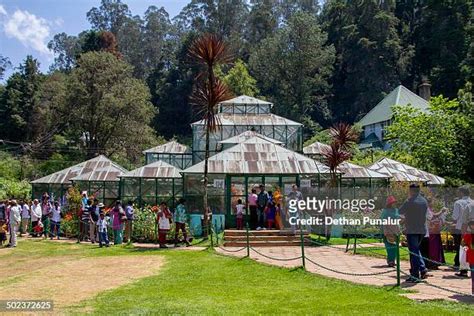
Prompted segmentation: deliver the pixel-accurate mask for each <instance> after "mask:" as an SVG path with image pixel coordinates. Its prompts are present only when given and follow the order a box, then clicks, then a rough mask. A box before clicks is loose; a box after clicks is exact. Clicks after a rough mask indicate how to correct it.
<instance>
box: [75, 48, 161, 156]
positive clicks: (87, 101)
mask: <svg viewBox="0 0 474 316" xmlns="http://www.w3.org/2000/svg"><path fill="white" fill-rule="evenodd" d="M67 91H68V93H67V96H66V98H67V102H66V106H67V109H68V110H69V111H70V114H69V123H70V126H71V128H73V129H75V130H78V131H80V132H81V133H82V136H83V141H84V144H85V148H86V150H87V154H88V156H89V157H93V156H94V155H96V154H107V155H111V154H114V153H120V154H122V155H124V156H129V157H130V158H131V159H132V160H133V159H136V158H137V157H139V156H140V155H141V150H143V149H144V148H143V147H144V146H145V145H146V144H149V142H151V141H152V139H153V132H152V129H151V128H150V126H149V123H150V122H151V120H152V119H153V116H154V114H155V111H154V109H153V106H152V104H151V103H150V101H149V99H150V94H149V90H148V88H147V86H146V85H144V84H143V83H142V82H141V81H140V80H138V79H134V78H132V67H131V66H130V65H128V64H127V63H125V62H123V61H121V60H119V59H117V58H116V57H115V56H114V55H112V54H110V53H106V52H89V53H85V54H83V55H81V58H80V59H79V60H78V62H77V67H76V68H75V69H74V70H73V71H72V72H71V75H70V78H69V80H68V85H67Z"/></svg>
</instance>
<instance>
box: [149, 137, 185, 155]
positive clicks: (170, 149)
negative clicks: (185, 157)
mask: <svg viewBox="0 0 474 316" xmlns="http://www.w3.org/2000/svg"><path fill="white" fill-rule="evenodd" d="M188 152H189V148H188V146H186V145H183V144H180V143H178V142H177V141H175V140H172V141H169V142H167V143H165V144H161V145H158V146H156V147H153V148H150V149H147V150H144V151H143V153H144V154H147V153H148V154H184V153H188Z"/></svg>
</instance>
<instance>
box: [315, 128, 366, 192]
mask: <svg viewBox="0 0 474 316" xmlns="http://www.w3.org/2000/svg"><path fill="white" fill-rule="evenodd" d="M329 135H331V138H332V141H331V144H330V148H329V149H328V150H326V151H324V152H323V153H322V154H323V156H324V158H325V160H326V163H327V165H328V166H329V169H330V171H331V185H332V186H333V187H335V186H336V185H337V168H338V167H339V165H340V164H341V163H343V162H344V161H346V160H349V159H350V158H351V156H352V153H351V149H352V146H354V145H355V143H356V142H357V139H358V138H359V133H358V132H357V130H356V129H355V128H354V127H353V126H351V125H349V124H346V123H336V124H335V125H334V126H333V127H331V128H330V129H329Z"/></svg>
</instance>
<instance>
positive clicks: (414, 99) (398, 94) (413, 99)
mask: <svg viewBox="0 0 474 316" xmlns="http://www.w3.org/2000/svg"><path fill="white" fill-rule="evenodd" d="M408 104H411V106H413V107H414V108H416V109H420V110H422V111H425V110H427V109H428V101H426V100H425V99H423V98H422V97H420V96H418V95H417V94H415V93H413V92H411V91H410V90H409V89H407V88H405V87H404V86H402V85H399V86H398V87H396V88H395V89H393V90H392V92H390V93H389V94H388V95H387V96H386V97H385V98H383V100H382V101H380V102H379V103H378V104H377V105H376V106H375V107H374V108H372V110H370V111H369V112H368V113H367V114H366V115H365V116H364V117H363V118H362V119H361V120H360V121H359V124H360V125H362V126H367V125H371V124H375V123H380V122H385V121H388V120H390V119H391V118H392V115H393V112H392V107H393V106H394V105H402V106H405V105H408Z"/></svg>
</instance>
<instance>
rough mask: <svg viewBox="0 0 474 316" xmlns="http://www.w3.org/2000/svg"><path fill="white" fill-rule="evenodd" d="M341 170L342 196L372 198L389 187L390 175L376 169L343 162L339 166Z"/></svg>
mask: <svg viewBox="0 0 474 316" xmlns="http://www.w3.org/2000/svg"><path fill="white" fill-rule="evenodd" d="M338 169H339V171H340V172H341V174H342V175H341V183H340V188H341V190H340V192H341V198H348V199H354V198H356V197H357V198H359V199H361V198H365V199H368V198H372V197H374V196H376V195H378V196H380V193H381V192H384V191H385V189H386V188H387V187H388V184H389V178H390V176H388V175H386V174H382V173H379V172H376V171H374V170H371V169H368V168H365V167H362V166H359V165H356V164H353V163H350V162H347V161H346V162H343V163H341V164H340V165H339V167H338Z"/></svg>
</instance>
